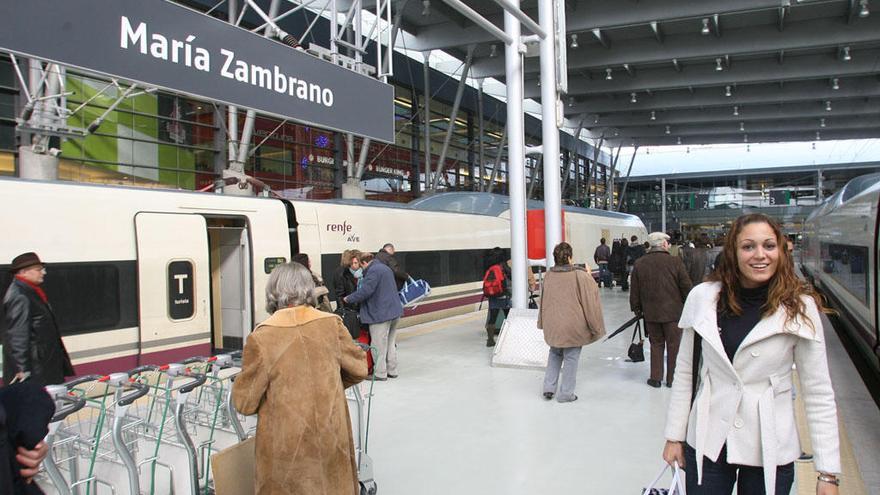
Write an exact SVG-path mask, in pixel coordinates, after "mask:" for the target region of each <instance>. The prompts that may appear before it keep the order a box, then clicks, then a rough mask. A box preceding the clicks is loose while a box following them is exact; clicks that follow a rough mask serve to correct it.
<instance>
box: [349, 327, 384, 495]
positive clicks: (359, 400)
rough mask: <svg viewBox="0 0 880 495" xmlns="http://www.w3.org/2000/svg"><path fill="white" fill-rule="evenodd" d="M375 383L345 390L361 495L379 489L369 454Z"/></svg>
mask: <svg viewBox="0 0 880 495" xmlns="http://www.w3.org/2000/svg"><path fill="white" fill-rule="evenodd" d="M358 346H359V347H361V348H362V349H364V350H365V351H367V352H370V351H371V349H372V347H370V346H367V345H364V344H358ZM375 383H376V382H375V379H373V380H370V385H369V388H366V384H365V383H363V382H362V383H358V384H357V385H354V386H353V387H349V388H348V389H346V390H345V398H346V400H348V402H349V415H350V416H351V423H352V437H353V438H354V452H355V460H356V462H357V470H358V483H359V484H360V495H376V493H377V491H378V485H377V484H376V480H375V478H374V477H373V459H372V458H371V457H370V456H369V455H368V454H367V450H368V446H369V445H368V442H369V439H370V413H371V409H372V402H373V385H374V384H375ZM352 405H353V406H354V407H353V408H352V407H351V406H352ZM365 408H366V411H365Z"/></svg>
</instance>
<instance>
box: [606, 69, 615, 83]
mask: <svg viewBox="0 0 880 495" xmlns="http://www.w3.org/2000/svg"><path fill="white" fill-rule="evenodd" d="M612 79H614V78H613V77H611V69H610V68H609V69H605V80H606V81H610V80H612Z"/></svg>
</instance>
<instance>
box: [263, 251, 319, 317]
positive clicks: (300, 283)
mask: <svg viewBox="0 0 880 495" xmlns="http://www.w3.org/2000/svg"><path fill="white" fill-rule="evenodd" d="M314 290H315V282H314V280H312V272H310V271H309V269H308V268H306V267H304V266H302V265H300V264H299V263H295V262H290V263H284V264H283V265H278V266H277V267H275V269H274V270H272V274H271V275H269V281H268V282H267V283H266V311H268V312H269V313H274V312H275V311H278V310H279V309H284V308H287V307H290V306H302V305H305V304H309V305H312V306H314V305H315V300H314V296H313V295H312V293H313V292H314Z"/></svg>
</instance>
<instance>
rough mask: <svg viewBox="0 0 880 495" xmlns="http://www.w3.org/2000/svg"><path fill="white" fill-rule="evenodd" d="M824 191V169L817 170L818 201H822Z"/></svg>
mask: <svg viewBox="0 0 880 495" xmlns="http://www.w3.org/2000/svg"><path fill="white" fill-rule="evenodd" d="M823 195H824V193H823V192H822V171H821V170H816V202H817V203H821V202H822V201H823V200H824V199H825V198H823Z"/></svg>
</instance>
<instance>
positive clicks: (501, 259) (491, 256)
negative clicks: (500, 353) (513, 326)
mask: <svg viewBox="0 0 880 495" xmlns="http://www.w3.org/2000/svg"><path fill="white" fill-rule="evenodd" d="M505 258H506V256H505V255H504V250H503V249H501V248H499V247H495V248H492V249H491V250H490V251H489V253H488V254H487V256H486V264H487V265H488V268H486V272H485V274H484V275H483V297H485V298H486V299H488V300H489V316H488V317H487V318H486V347H493V346H494V345H495V333H496V332H497V329H496V325H495V321H496V320H497V319H498V312H499V311H504V317H505V318H506V317H507V314H508V313H509V312H510V267H509V266H508V265H507V263H505V261H506V260H505Z"/></svg>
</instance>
